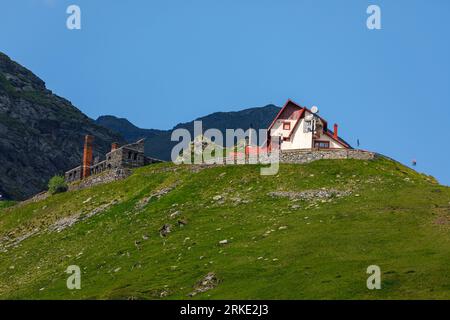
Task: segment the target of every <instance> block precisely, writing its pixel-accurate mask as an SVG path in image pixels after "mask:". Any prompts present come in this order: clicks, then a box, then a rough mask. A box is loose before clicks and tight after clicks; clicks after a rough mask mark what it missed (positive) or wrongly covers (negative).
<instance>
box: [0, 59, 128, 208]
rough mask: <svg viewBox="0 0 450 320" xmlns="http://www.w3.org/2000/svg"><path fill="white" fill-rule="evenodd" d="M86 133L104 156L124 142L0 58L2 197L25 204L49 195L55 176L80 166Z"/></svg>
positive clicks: (27, 72) (41, 83)
mask: <svg viewBox="0 0 450 320" xmlns="http://www.w3.org/2000/svg"><path fill="white" fill-rule="evenodd" d="M86 134H89V135H93V136H95V150H98V152H99V153H100V154H105V153H106V152H107V151H109V149H110V145H111V143H112V142H113V141H118V142H124V141H123V139H122V138H121V137H120V136H119V135H118V134H116V133H113V132H112V131H110V130H108V129H107V128H104V127H102V126H99V125H97V124H96V123H95V122H94V121H93V120H92V119H90V118H88V117H87V116H86V115H84V114H83V113H82V112H81V111H80V110H78V109H77V108H76V107H74V106H73V105H72V104H71V103H70V102H69V101H67V100H66V99H64V98H61V97H59V96H57V95H55V94H53V93H52V92H51V91H50V90H48V89H47V88H46V87H45V83H44V81H42V80H41V79H39V78H38V77H37V76H36V75H34V74H33V73H32V72H31V71H29V70H27V69H26V68H24V67H22V66H21V65H19V64H18V63H16V62H14V61H12V60H11V59H10V58H9V57H8V56H6V55H4V54H2V53H0V194H2V195H3V196H4V197H6V198H10V199H19V200H20V199H25V198H28V197H30V196H32V195H34V194H36V193H38V192H40V191H42V190H44V189H45V188H46V184H47V181H48V180H49V178H51V177H52V176H53V175H55V174H63V173H64V172H65V171H66V170H68V169H70V168H73V167H75V166H77V165H79V164H80V162H81V155H82V148H83V137H84V135H86Z"/></svg>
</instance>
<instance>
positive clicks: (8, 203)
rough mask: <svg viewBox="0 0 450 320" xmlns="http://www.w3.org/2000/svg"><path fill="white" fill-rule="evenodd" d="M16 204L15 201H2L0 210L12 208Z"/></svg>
mask: <svg viewBox="0 0 450 320" xmlns="http://www.w3.org/2000/svg"><path fill="white" fill-rule="evenodd" d="M15 204H16V202H15V201H8V200H3V201H0V210H1V209H3V208H8V207H12V206H13V205H15Z"/></svg>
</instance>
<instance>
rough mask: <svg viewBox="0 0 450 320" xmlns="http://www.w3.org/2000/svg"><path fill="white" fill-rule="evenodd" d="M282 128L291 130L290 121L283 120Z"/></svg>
mask: <svg viewBox="0 0 450 320" xmlns="http://www.w3.org/2000/svg"><path fill="white" fill-rule="evenodd" d="M283 130H291V123H290V122H283Z"/></svg>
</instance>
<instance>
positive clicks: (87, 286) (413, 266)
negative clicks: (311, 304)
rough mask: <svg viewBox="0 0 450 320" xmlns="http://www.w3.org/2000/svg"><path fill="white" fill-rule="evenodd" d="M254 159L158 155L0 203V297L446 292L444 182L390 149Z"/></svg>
mask: <svg viewBox="0 0 450 320" xmlns="http://www.w3.org/2000/svg"><path fill="white" fill-rule="evenodd" d="M259 168H260V167H259V166H258V165H246V166H227V167H224V166H217V167H212V168H202V167H196V166H175V165H173V164H168V163H165V164H157V165H151V166H148V167H144V168H140V169H138V170H136V171H135V172H134V174H133V175H132V176H131V177H129V178H128V179H126V180H123V181H117V182H114V183H111V184H107V185H101V186H97V187H93V188H91V189H85V190H81V191H75V192H68V193H65V194H59V195H55V196H52V197H50V198H48V199H46V200H44V201H41V202H38V203H32V204H27V205H22V206H20V205H18V206H14V207H9V208H3V209H0V298H1V299H131V298H134V299H187V298H190V297H189V296H188V295H189V294H190V293H192V292H196V293H197V294H195V295H194V296H193V298H194V299H282V298H283V299H359V298H362V299H366V298H367V299H380V298H383V299H410V298H433V299H442V298H446V299H448V298H450V273H449V272H448V266H449V265H450V233H449V231H450V188H448V187H444V186H440V185H438V184H437V183H436V182H435V181H434V179H432V178H430V177H427V176H424V175H421V174H418V173H417V172H415V171H413V170H410V169H408V168H406V167H404V166H402V165H401V164H398V163H396V162H393V161H390V160H387V159H384V158H380V159H377V160H374V161H358V160H321V161H317V162H314V163H311V164H307V165H281V167H280V171H279V174H278V175H276V176H261V175H260V174H259ZM163 225H171V228H170V231H171V232H170V233H167V234H166V236H165V237H163V236H161V235H160V229H161V227H162V226H163ZM223 240H227V244H220V243H219V242H220V241H223ZM69 265H78V266H80V268H81V270H82V278H81V286H82V289H81V290H68V289H67V288H66V279H67V277H68V274H66V273H65V271H66V268H67V267H68V266H69ZM369 265H378V266H380V268H381V271H382V289H381V290H374V291H370V290H368V289H367V288H366V279H367V277H368V275H367V274H366V269H367V267H368V266H369ZM208 274H210V275H213V276H211V277H210V278H213V280H212V281H211V285H210V287H211V288H212V287H214V288H212V289H211V290H207V291H205V292H201V291H203V290H206V289H207V288H204V287H202V285H198V283H199V281H200V280H202V279H203V278H204V277H205V276H206V275H208Z"/></svg>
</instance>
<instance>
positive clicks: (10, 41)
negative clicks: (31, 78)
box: [0, 0, 450, 184]
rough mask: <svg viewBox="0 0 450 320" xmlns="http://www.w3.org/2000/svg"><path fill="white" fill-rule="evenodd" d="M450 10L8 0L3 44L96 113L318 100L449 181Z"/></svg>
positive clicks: (382, 147)
mask: <svg viewBox="0 0 450 320" xmlns="http://www.w3.org/2000/svg"><path fill="white" fill-rule="evenodd" d="M70 4H77V5H79V6H80V7H81V10H82V29H81V30H74V31H70V30H68V29H67V28H66V18H67V16H68V15H67V14H66V8H67V6H68V5H70ZM369 4H377V5H379V6H380V7H381V10H382V30H375V31H371V30H368V29H367V28H366V19H367V16H368V15H367V14H366V9H367V7H368V5H369ZM449 16H450V1H448V0H396V1H391V0H389V1H382V0H371V1H365V0H341V1H338V0H329V1H325V0H308V1H307V0H304V1H301V0H293V1H287V0H285V1H283V0H280V1H275V0H270V1H267V0H234V1H232V0H227V1H225V0H214V1H213V0H202V1H200V0H192V1H186V0H179V1H174V0H172V1H170V0H169V1H168V0H159V1H153V0H151V1H149V0H140V1H139V0H134V1H113V0H111V1H106V0H71V1H65V0H2V1H1V4H0V51H3V52H5V53H6V54H8V55H9V56H10V57H11V58H13V59H14V60H16V61H18V62H19V63H21V64H23V65H25V66H26V67H28V68H29V69H31V70H32V71H33V72H35V73H36V74H37V75H38V76H40V77H41V78H42V79H43V80H44V81H46V83H47V86H48V87H49V88H50V89H51V90H53V91H54V92H55V93H57V94H59V95H61V96H64V97H66V98H67V99H69V100H71V101H72V103H73V104H74V105H76V106H77V107H78V108H80V109H81V110H82V111H83V112H85V113H86V114H87V115H89V116H90V117H92V118H96V117H97V116H99V115H102V114H113V115H116V116H120V117H126V118H128V119H129V120H130V121H132V122H133V123H135V124H136V125H138V126H140V127H145V128H160V129H167V128H171V127H172V126H174V125H176V124H177V123H179V122H184V121H189V120H192V119H194V118H196V117H199V116H202V115H206V114H208V113H211V112H214V111H230V110H240V109H243V108H248V107H254V106H263V105H266V104H269V103H275V104H277V105H282V104H283V103H284V102H285V101H286V100H287V99H288V98H291V99H293V100H294V101H296V102H298V103H300V104H302V105H306V106H311V105H313V104H316V105H318V106H319V107H320V109H321V115H322V116H323V117H324V118H326V119H327V120H328V121H329V122H331V123H332V122H338V123H339V124H340V132H341V135H342V136H343V137H344V138H345V139H346V140H348V141H349V142H350V143H352V144H355V141H356V139H357V138H359V139H360V141H361V146H362V147H363V148H366V149H370V150H375V151H378V152H381V153H383V154H386V155H388V156H391V157H393V158H395V159H397V160H399V161H401V162H403V163H405V164H410V163H411V160H412V159H417V161H418V166H417V170H418V171H421V172H426V173H428V174H432V175H434V176H435V177H437V178H438V179H439V180H440V181H441V182H442V183H445V184H450V164H449V163H450V159H449V158H450V151H449V147H450V142H449V141H450V140H449V139H450V133H449V132H450V128H449V120H450V90H449V89H450V22H449Z"/></svg>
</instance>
